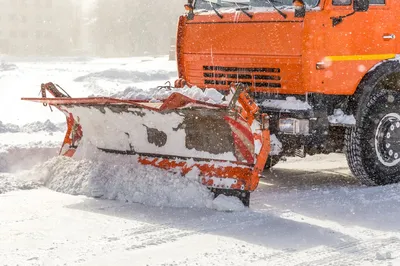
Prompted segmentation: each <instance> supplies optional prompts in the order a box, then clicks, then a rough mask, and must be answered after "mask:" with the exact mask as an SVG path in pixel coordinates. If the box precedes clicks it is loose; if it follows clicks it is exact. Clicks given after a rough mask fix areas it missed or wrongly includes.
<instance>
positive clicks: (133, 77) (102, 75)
mask: <svg viewBox="0 0 400 266" xmlns="http://www.w3.org/2000/svg"><path fill="white" fill-rule="evenodd" d="M171 76H176V72H175V71H173V72H171V71H165V70H154V71H148V72H141V71H128V70H123V69H107V70H104V71H100V72H95V73H90V74H88V75H85V76H80V77H78V78H76V79H75V80H74V81H76V82H85V81H92V80H94V79H108V80H125V81H133V82H142V81H154V80H168V79H169V78H170V77H171Z"/></svg>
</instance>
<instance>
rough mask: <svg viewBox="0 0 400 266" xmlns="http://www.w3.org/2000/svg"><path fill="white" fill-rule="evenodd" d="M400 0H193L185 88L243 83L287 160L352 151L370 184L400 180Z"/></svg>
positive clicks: (182, 59) (184, 36) (356, 170)
mask: <svg viewBox="0 0 400 266" xmlns="http://www.w3.org/2000/svg"><path fill="white" fill-rule="evenodd" d="M396 4H397V2H396V1H394V0H370V1H368V0H304V1H302V0H295V1H293V2H292V1H291V0H290V1H288V0H236V1H235V0H195V1H192V0H189V1H188V3H187V4H186V5H185V9H186V13H185V15H183V16H181V17H180V18H179V22H178V30H177V44H176V47H177V54H176V56H177V62H178V69H179V80H177V82H176V84H175V85H176V86H177V87H180V86H183V85H189V86H191V85H196V86H198V87H200V88H217V89H218V90H220V91H225V90H227V89H228V88H229V86H230V84H231V83H243V84H245V85H248V86H249V87H250V88H251V92H252V93H251V94H252V96H253V97H254V98H255V100H256V102H257V104H258V105H259V107H260V108H261V110H262V112H263V113H268V115H269V117H270V128H269V129H270V131H271V134H272V135H275V137H276V139H277V141H279V142H280V144H281V145H282V148H281V150H280V151H279V152H275V154H270V156H269V160H268V165H267V167H268V166H269V167H270V166H272V165H274V164H275V163H277V162H278V161H279V159H280V158H282V157H283V156H295V155H296V156H306V155H307V154H308V155H313V154H318V153H332V152H342V151H345V153H346V156H347V160H348V164H349V167H350V169H351V171H352V173H353V174H354V175H355V176H356V177H358V178H359V179H360V180H361V181H362V182H363V183H365V184H368V185H385V184H390V183H394V182H398V181H400V63H399V60H397V59H396V54H397V53H398V52H400V43H399V42H398V41H397V39H396V36H400V32H399V31H400V27H398V23H397V19H398V18H399V17H400V11H399V9H398V8H397V6H395V5H396Z"/></svg>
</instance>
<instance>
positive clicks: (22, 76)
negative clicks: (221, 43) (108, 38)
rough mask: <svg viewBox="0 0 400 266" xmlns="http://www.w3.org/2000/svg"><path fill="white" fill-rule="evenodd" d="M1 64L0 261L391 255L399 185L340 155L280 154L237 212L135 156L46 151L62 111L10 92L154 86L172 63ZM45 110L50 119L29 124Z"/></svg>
mask: <svg viewBox="0 0 400 266" xmlns="http://www.w3.org/2000/svg"><path fill="white" fill-rule="evenodd" d="M10 64H12V65H14V64H15V68H14V70H11V71H7V72H0V74H1V75H0V86H1V88H8V90H3V89H1V90H0V99H1V105H0V121H2V122H3V123H0V265H385V266H386V265H387V266H389V265H400V185H392V186H387V187H372V188H367V187H364V186H361V185H360V184H359V183H358V181H357V180H355V179H354V178H353V177H352V176H351V174H350V171H349V169H348V167H347V164H346V161H345V158H344V156H343V155H341V154H331V155H319V156H313V157H308V158H307V159H304V160H303V159H289V160H288V161H287V162H281V163H279V164H278V165H277V166H276V167H275V168H274V169H273V170H272V171H266V172H265V173H264V176H265V178H263V179H262V181H261V184H260V186H259V188H258V189H257V191H256V192H254V193H253V194H252V202H251V207H250V208H249V209H246V210H244V211H239V212H219V211H216V210H213V209H210V208H206V207H204V206H205V205H206V201H207V195H208V194H207V192H205V190H202V188H199V187H198V186H196V185H195V183H194V181H193V180H189V181H187V182H186V181H185V182H183V183H182V184H180V186H178V185H177V183H176V182H177V179H176V177H175V176H172V175H160V174H157V172H154V173H155V174H154V175H152V174H150V175H151V176H150V177H151V178H152V180H151V182H152V183H151V182H147V183H146V182H144V181H143V182H142V181H141V178H142V177H149V176H146V174H145V173H144V172H143V171H145V170H146V169H144V168H143V169H139V170H137V169H136V168H135V167H136V166H135V165H133V166H131V167H126V165H125V164H122V163H121V168H118V167H115V166H114V167H112V166H110V165H104V164H95V163H92V162H88V161H77V162H73V161H66V160H61V159H60V160H51V161H49V162H46V161H47V160H48V159H50V158H52V157H53V156H54V155H55V154H56V152H57V150H58V145H59V142H60V141H61V140H62V138H63V134H62V132H60V131H57V129H54V127H55V124H57V123H59V122H62V120H63V117H62V115H60V114H57V113H51V112H50V111H49V110H48V109H47V108H43V107H42V106H37V105H35V104H31V103H21V102H20V100H19V98H20V97H22V96H36V95H37V91H38V89H37V88H38V85H39V84H40V82H42V81H50V80H54V81H57V82H58V83H60V85H64V87H66V88H69V90H70V91H71V93H72V94H74V95H82V96H87V95H90V94H105V95H111V94H113V93H118V92H121V91H124V89H125V88H126V87H131V88H132V87H133V88H138V89H141V88H146V87H148V86H153V85H155V84H157V85H160V83H163V82H161V81H165V79H168V78H173V77H174V75H175V74H176V73H175V70H174V67H175V65H174V62H168V61H167V60H166V59H165V58H157V59H149V58H138V59H96V60H83V61H82V60H81V61H80V60H77V59H76V60H71V59H69V60H58V61H57V59H53V60H46V61H43V62H39V61H38V62H36V60H32V62H27V61H24V60H16V59H13V60H11V59H10ZM153 80H154V81H153ZM9 110H19V111H14V112H9ZM48 115H50V116H48ZM48 117H49V118H50V119H51V121H52V122H54V123H55V124H52V123H44V124H40V123H36V122H37V121H38V120H39V121H45V120H46V119H47V118H48ZM32 122H34V123H33V124H29V123H32ZM7 123H10V124H7ZM27 123H28V124H27ZM50 129H51V130H50ZM43 162H46V163H45V164H42V163H43ZM37 163H41V165H40V166H39V167H36V168H34V169H31V168H32V167H33V165H35V164H37ZM122 165H124V167H122ZM27 169H28V172H23V173H24V174H21V172H20V171H21V170H27ZM132 171H136V172H134V173H136V174H138V173H139V175H137V176H135V177H134V178H133V177H130V176H129V175H132ZM28 175H32V176H34V177H35V178H33V179H27V178H26V176H28ZM44 176H45V177H44ZM126 177H129V178H128V179H132V180H134V181H133V183H135V185H136V187H137V189H133V188H132V187H131V188H130V187H129V185H130V184H132V182H131V183H129V182H128V181H129V180H127V178H126ZM124 178H125V179H124ZM168 178H171V180H170V182H168ZM114 179H121V181H118V182H117V181H114ZM149 184H150V185H151V184H153V185H154V186H155V187H156V188H157V187H158V189H155V190H151V189H149V187H148V186H149ZM100 185H102V186H103V187H101V186H100ZM185 186H186V187H185ZM133 187H134V186H133ZM98 188H103V189H104V188H107V189H108V190H100V191H98V190H97V189H98ZM121 189H122V192H120V193H116V191H121ZM184 189H189V193H187V194H184V193H183V191H184ZM55 190H56V191H62V192H65V193H70V194H79V195H75V196H73V195H70V194H64V193H60V192H56V191H55ZM192 192H193V193H192ZM96 193H97V194H96ZM99 193H100V194H99ZM82 195H87V196H82ZM90 195H94V196H103V198H110V199H115V200H106V199H96V198H93V197H89V196H90ZM196 200H198V201H199V202H198V204H195V203H196V202H195V201H196ZM132 202H142V203H146V204H138V203H132ZM157 203H160V205H162V206H163V207H160V206H158V207H153V206H155V205H157ZM166 206H181V208H172V207H166ZM187 206H197V207H196V208H195V207H187Z"/></svg>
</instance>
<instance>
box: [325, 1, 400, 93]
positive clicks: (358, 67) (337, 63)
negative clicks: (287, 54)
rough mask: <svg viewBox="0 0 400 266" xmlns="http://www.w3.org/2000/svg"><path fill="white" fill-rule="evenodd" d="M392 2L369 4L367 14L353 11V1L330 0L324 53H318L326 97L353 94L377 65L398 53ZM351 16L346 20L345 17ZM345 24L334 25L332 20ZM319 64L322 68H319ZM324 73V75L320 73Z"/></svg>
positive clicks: (327, 10)
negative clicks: (327, 95) (335, 19)
mask: <svg viewBox="0 0 400 266" xmlns="http://www.w3.org/2000/svg"><path fill="white" fill-rule="evenodd" d="M391 2H394V1H393V0H370V7H369V10H368V11H367V12H357V13H355V14H353V15H349V14H351V13H352V11H353V7H352V4H353V3H352V0H328V3H327V4H326V6H325V10H324V11H325V12H326V13H325V12H324V13H325V15H326V16H325V17H324V21H325V22H326V23H327V25H325V27H324V29H325V30H324V33H323V34H322V35H323V39H324V42H323V43H324V44H323V46H324V47H323V49H321V50H322V51H321V50H319V54H320V56H321V57H320V59H321V60H320V62H317V69H318V68H319V67H320V70H319V71H320V74H322V75H318V76H319V77H320V78H321V80H320V81H319V84H320V85H321V86H322V91H323V92H324V93H326V94H342V95H350V94H353V93H354V91H355V89H356V87H357V85H358V83H359V82H360V80H361V78H362V77H363V76H364V74H365V73H366V72H368V70H370V69H371V68H372V67H373V66H374V65H376V64H377V63H378V62H380V61H382V60H385V59H389V58H393V57H394V56H395V53H396V42H395V38H396V35H397V33H398V32H397V31H398V30H397V29H396V27H397V23H395V19H396V18H395V14H394V13H395V12H394V11H393V10H391V9H393V8H394V4H395V3H393V7H392V6H391V4H392V3H391ZM346 15H349V16H347V17H343V16H346ZM340 16H342V17H343V18H342V21H341V22H340V23H337V24H336V25H333V18H334V17H336V18H337V19H339V17H340ZM397 37H398V38H400V35H399V36H397ZM318 64H320V65H318ZM321 72H322V73H321Z"/></svg>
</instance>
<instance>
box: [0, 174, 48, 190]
mask: <svg viewBox="0 0 400 266" xmlns="http://www.w3.org/2000/svg"><path fill="white" fill-rule="evenodd" d="M40 186H41V183H40V182H39V181H37V180H31V179H23V178H19V177H18V176H11V175H8V174H0V194H4V193H7V192H10V191H14V190H27V189H35V188H38V187H40Z"/></svg>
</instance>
